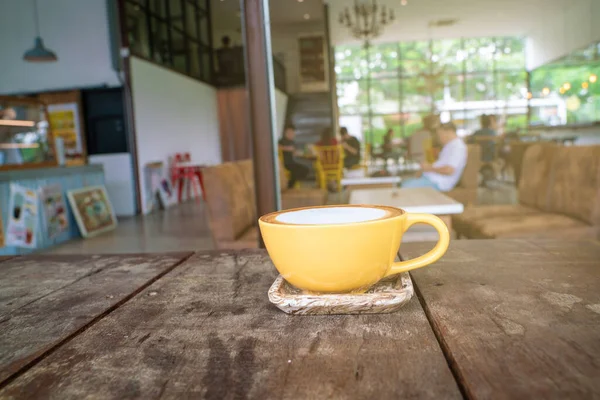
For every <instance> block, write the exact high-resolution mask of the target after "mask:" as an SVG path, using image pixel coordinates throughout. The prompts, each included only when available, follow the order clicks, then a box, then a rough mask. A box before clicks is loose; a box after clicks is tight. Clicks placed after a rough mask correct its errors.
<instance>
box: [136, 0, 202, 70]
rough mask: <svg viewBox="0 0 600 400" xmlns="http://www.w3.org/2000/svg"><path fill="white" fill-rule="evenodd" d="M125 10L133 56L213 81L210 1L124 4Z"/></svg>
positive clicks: (157, 0) (153, 0) (140, 0)
mask: <svg viewBox="0 0 600 400" xmlns="http://www.w3.org/2000/svg"><path fill="white" fill-rule="evenodd" d="M124 7H125V27H126V30H127V39H128V42H129V48H130V50H131V52H132V54H134V55H136V56H139V57H142V58H145V59H147V60H150V61H153V62H156V63H158V64H162V65H164V66H166V67H168V68H171V69H173V70H176V71H179V72H182V73H184V74H186V75H188V76H191V77H193V78H197V79H200V80H202V81H204V82H210V81H211V80H212V65H213V60H212V57H213V56H212V38H211V29H210V9H209V0H125V2H124Z"/></svg>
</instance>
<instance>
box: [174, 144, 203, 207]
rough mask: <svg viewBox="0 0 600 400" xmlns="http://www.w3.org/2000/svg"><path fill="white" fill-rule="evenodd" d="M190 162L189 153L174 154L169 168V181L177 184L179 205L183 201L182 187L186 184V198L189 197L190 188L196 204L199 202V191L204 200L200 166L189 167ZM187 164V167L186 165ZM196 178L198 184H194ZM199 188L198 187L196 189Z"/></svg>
mask: <svg viewBox="0 0 600 400" xmlns="http://www.w3.org/2000/svg"><path fill="white" fill-rule="evenodd" d="M190 161H191V157H190V153H183V154H181V153H177V154H175V159H174V162H173V164H172V167H171V181H172V182H177V184H178V186H179V187H178V189H177V192H178V199H179V202H180V203H181V200H182V199H183V186H184V185H185V184H186V183H187V197H188V199H189V198H190V197H191V196H190V186H191V187H192V190H194V194H195V195H196V202H199V201H200V193H198V190H200V191H201V193H202V197H203V198H204V182H203V179H202V171H201V169H202V166H200V165H189V163H190ZM186 164H188V165H186ZM196 178H198V181H197V182H198V183H196ZM198 186H199V187H198Z"/></svg>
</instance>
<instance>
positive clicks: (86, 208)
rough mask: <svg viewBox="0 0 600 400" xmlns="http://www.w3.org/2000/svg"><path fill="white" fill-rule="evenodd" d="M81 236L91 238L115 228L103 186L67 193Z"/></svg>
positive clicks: (113, 215)
mask: <svg viewBox="0 0 600 400" xmlns="http://www.w3.org/2000/svg"><path fill="white" fill-rule="evenodd" d="M67 196H68V198H69V203H70V204H71V209H72V210H73V215H75V220H76V221H77V226H78V227H79V231H80V232H81V236H83V237H85V238H89V237H93V236H96V235H99V234H101V233H104V232H108V231H111V230H113V229H115V228H116V227H117V217H116V216H115V212H114V210H113V207H112V204H111V203H110V200H109V198H108V194H107V193H106V188H105V187H104V186H88V187H84V188H82V189H76V190H69V192H68V193H67Z"/></svg>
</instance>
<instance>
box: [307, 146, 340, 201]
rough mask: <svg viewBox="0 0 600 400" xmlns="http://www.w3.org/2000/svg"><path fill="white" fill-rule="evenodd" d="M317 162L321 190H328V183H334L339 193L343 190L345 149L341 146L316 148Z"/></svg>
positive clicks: (318, 181) (316, 169)
mask: <svg viewBox="0 0 600 400" xmlns="http://www.w3.org/2000/svg"><path fill="white" fill-rule="evenodd" d="M314 150H315V153H316V154H317V160H316V161H315V173H316V177H317V185H318V186H319V188H321V189H327V183H328V182H330V181H334V182H335V183H336V187H337V191H338V192H340V191H341V190H342V176H343V175H344V149H343V147H342V146H341V145H336V146H314Z"/></svg>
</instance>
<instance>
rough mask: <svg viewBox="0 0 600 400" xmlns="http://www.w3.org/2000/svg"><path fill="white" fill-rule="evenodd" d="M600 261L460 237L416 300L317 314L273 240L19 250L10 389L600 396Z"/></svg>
mask: <svg viewBox="0 0 600 400" xmlns="http://www.w3.org/2000/svg"><path fill="white" fill-rule="evenodd" d="M429 247H430V244H429V243H426V244H422V243H412V244H403V245H402V247H401V249H400V252H401V254H402V256H403V257H404V258H405V259H408V258H412V257H415V256H418V255H420V254H423V253H425V252H426V251H427V250H429ZM599 259H600V244H599V243H597V242H593V241H584V242H564V241H560V242H556V241H535V242H533V241H526V240H459V241H455V242H452V244H451V246H450V248H449V249H448V252H447V253H446V254H445V255H444V256H443V257H442V258H441V259H440V260H439V261H438V262H436V263H435V264H433V265H431V266H428V267H426V268H421V269H418V270H415V271H413V272H411V275H412V278H413V283H414V285H415V287H416V289H417V291H418V293H419V298H417V297H416V296H415V297H414V298H413V299H412V300H411V301H410V302H409V303H408V304H407V305H406V306H405V307H404V308H402V309H401V310H399V311H397V312H395V313H392V314H380V315H360V316H356V315H338V316H319V317H308V316H306V317H305V316H290V315H287V314H284V313H283V312H281V311H279V310H277V309H276V308H275V306H273V305H272V304H271V303H269V300H268V298H267V290H268V289H269V286H270V285H271V284H272V283H273V281H274V280H275V277H276V276H277V273H276V271H275V269H274V268H273V264H272V263H271V260H270V259H269V257H268V255H267V253H266V252H265V251H264V250H242V251H223V250H221V251H216V252H199V253H195V254H193V253H170V254H169V253H164V254H145V255H127V254H121V255H101V256H82V255H72V256H69V255H61V256H53V255H45V254H43V255H34V256H25V257H16V258H10V257H4V258H0V273H1V274H2V279H0V326H1V328H2V329H0V398H2V399H4V398H56V399H62V398H86V397H102V398H115V399H121V398H133V397H135V398H142V399H154V398H159V397H160V398H164V399H179V398H207V399H212V398H215V399H233V398H236V399H237V398H248V399H268V398H285V399H308V398H314V399H317V398H319V399H320V398H352V399H354V398H356V399H363V398H373V399H402V398H413V399H463V398H464V397H463V394H465V397H467V398H469V399H485V398H490V397H492V398H501V399H537V398H544V399H549V398H552V399H563V398H574V399H583V398H597V397H600V379H598V376H600V365H599V364H598V362H597V360H598V359H600V343H599V341H598V332H600V291H598V290H597V289H598V287H600V274H599V273H598V272H599V269H600V266H599V265H598V260H599ZM425 310H426V311H427V313H426V312H425ZM459 388H460V389H459ZM461 392H462V394H461Z"/></svg>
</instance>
